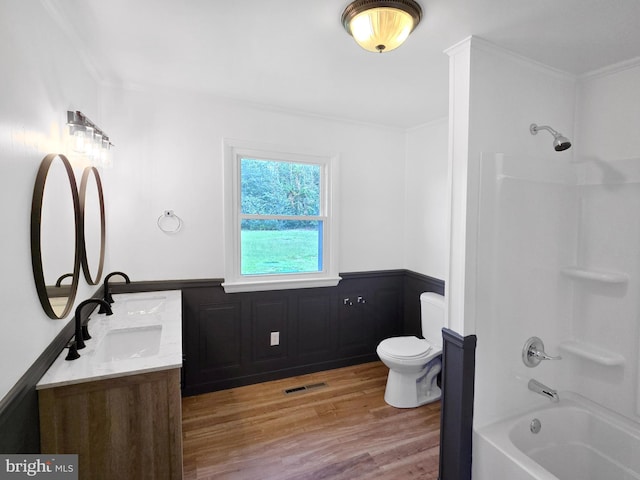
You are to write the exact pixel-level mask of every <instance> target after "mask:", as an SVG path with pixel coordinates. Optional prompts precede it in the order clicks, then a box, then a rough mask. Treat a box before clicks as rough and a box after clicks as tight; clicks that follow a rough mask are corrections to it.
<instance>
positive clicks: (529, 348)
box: [522, 337, 562, 367]
mask: <svg viewBox="0 0 640 480" xmlns="http://www.w3.org/2000/svg"><path fill="white" fill-rule="evenodd" d="M542 360H562V357H561V356H560V355H557V356H555V357H553V356H551V355H548V354H547V353H546V352H545V351H544V343H543V342H542V340H540V339H539V338H538V337H531V338H530V339H529V340H527V341H526V343H525V344H524V347H523V348H522V362H523V363H524V364H525V365H526V366H527V367H537V366H538V365H539V364H540V362H541V361H542Z"/></svg>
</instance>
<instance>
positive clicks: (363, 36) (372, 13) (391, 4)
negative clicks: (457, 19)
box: [342, 0, 422, 53]
mask: <svg viewBox="0 0 640 480" xmlns="http://www.w3.org/2000/svg"><path fill="white" fill-rule="evenodd" d="M421 18H422V8H421V7H420V5H419V4H418V3H416V2H414V1H413V0H355V1H354V2H352V3H350V4H349V5H348V6H347V8H345V9H344V12H342V25H343V26H344V28H345V30H346V31H347V32H348V33H349V35H351V36H352V37H353V38H354V40H355V41H356V42H357V43H358V45H360V46H361V47H362V48H364V49H365V50H368V51H370V52H380V53H382V52H389V51H391V50H394V49H396V48H398V47H399V46H400V45H402V43H403V42H404V41H405V40H406V39H407V37H408V36H409V34H410V33H411V32H412V31H413V29H414V28H416V26H417V25H418V23H420V19H421Z"/></svg>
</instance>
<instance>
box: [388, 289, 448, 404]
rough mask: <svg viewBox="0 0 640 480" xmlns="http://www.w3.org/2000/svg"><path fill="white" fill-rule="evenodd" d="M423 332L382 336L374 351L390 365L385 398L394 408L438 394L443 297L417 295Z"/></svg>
mask: <svg viewBox="0 0 640 480" xmlns="http://www.w3.org/2000/svg"><path fill="white" fill-rule="evenodd" d="M420 306H421V324H422V335H423V336H424V338H418V337H415V336H404V337H392V338H387V339H386V340H383V341H382V342H380V344H379V345H378V348H377V349H376V352H377V353H378V357H380V360H381V361H382V362H383V363H384V364H385V365H386V366H387V367H388V368H389V375H388V377H387V386H386V389H385V393H384V400H385V401H386V402H387V403H388V404H389V405H391V406H393V407H396V408H413V407H419V406H420V405H424V404H426V403H430V402H434V401H436V400H438V399H439V398H440V395H441V391H440V387H438V385H437V377H438V373H440V370H441V369H442V360H441V356H442V355H441V354H442V328H443V327H444V297H443V296H442V295H438V294H436V293H431V292H428V293H427V292H426V293H423V294H422V295H420Z"/></svg>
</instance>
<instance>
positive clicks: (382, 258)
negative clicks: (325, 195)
mask: <svg viewBox="0 0 640 480" xmlns="http://www.w3.org/2000/svg"><path fill="white" fill-rule="evenodd" d="M103 108H104V116H105V118H106V119H107V120H106V123H109V124H110V125H111V124H113V125H117V126H116V127H115V128H114V129H113V130H114V133H113V137H114V139H116V143H117V148H116V156H115V164H114V167H113V169H112V170H109V171H107V172H106V173H105V176H106V181H105V183H106V184H107V185H108V188H109V193H108V199H109V200H108V210H109V215H108V216H109V221H110V233H109V242H110V254H111V260H112V264H113V266H114V268H116V269H122V270H124V271H125V272H127V273H128V274H129V275H130V277H131V278H132V280H162V279H193V278H223V277H224V251H223V235H222V233H223V232H222V228H223V197H222V165H223V159H222V139H223V138H235V139H241V140H249V141H252V142H261V143H267V144H273V145H277V146H283V147H291V148H293V149H301V150H302V151H310V153H314V152H321V153H329V154H333V153H338V154H339V155H340V159H339V168H340V185H339V189H340V206H339V210H340V220H341V222H340V229H341V231H340V245H339V247H340V263H339V271H340V272H353V271H363V270H378V269H380V270H384V269H396V268H403V264H404V262H403V251H402V250H403V249H402V242H403V238H404V233H403V232H404V226H405V225H404V215H403V210H404V187H405V185H404V180H405V154H404V152H405V135H404V132H403V131H400V130H393V129H389V128H382V127H376V126H369V125H361V124H354V123H347V122H341V121H337V120H329V119H323V118H317V117H311V116H303V115H296V114H292V113H287V112H277V111H269V110H266V109H260V108H254V107H251V106H246V105H240V104H237V103H235V104H234V103H230V102H223V101H220V100H216V99H213V98H211V97H208V96H205V95H200V94H195V93H186V92H178V91H167V90H164V91H146V92H143V91H134V90H123V89H115V88H114V89H109V90H108V91H106V93H105V96H104V105H103ZM167 209H172V210H174V211H175V213H176V214H177V215H179V216H180V217H181V218H182V220H183V221H184V227H183V229H182V231H181V232H179V233H178V234H177V235H166V234H164V233H163V232H161V231H160V230H159V229H158V227H157V226H156V220H157V218H158V216H159V215H160V214H161V213H162V211H163V210H167Z"/></svg>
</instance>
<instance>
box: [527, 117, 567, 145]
mask: <svg viewBox="0 0 640 480" xmlns="http://www.w3.org/2000/svg"><path fill="white" fill-rule="evenodd" d="M540 130H547V131H548V132H549V133H551V135H553V148H554V149H555V151H556V152H562V151H563V150H566V149H567V148H569V147H571V142H570V141H569V139H568V138H567V137H565V136H564V135H562V134H561V133H558V132H556V131H555V130H554V129H553V128H551V127H548V126H547V125H536V124H535V123H532V124H531V125H530V126H529V131H530V132H531V135H537V134H538V132H539V131H540Z"/></svg>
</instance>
